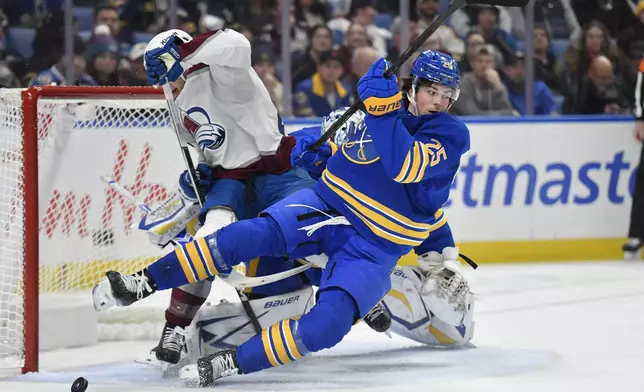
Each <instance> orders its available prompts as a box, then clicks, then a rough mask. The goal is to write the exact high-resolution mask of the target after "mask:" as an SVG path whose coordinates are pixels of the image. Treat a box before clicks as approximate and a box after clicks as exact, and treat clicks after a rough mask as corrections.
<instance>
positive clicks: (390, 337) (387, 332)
mask: <svg viewBox="0 0 644 392" xmlns="http://www.w3.org/2000/svg"><path fill="white" fill-rule="evenodd" d="M384 334H385V335H387V336H389V339H393V337H392V336H391V330H390V329H388V330H386V331H385V332H384Z"/></svg>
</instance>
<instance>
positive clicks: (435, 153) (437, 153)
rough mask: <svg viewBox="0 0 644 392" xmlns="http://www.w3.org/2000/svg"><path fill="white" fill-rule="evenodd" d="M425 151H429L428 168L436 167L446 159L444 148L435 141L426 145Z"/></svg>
mask: <svg viewBox="0 0 644 392" xmlns="http://www.w3.org/2000/svg"><path fill="white" fill-rule="evenodd" d="M427 151H429V156H431V158H432V159H431V160H430V161H429V166H432V167H433V166H436V165H438V164H439V163H441V161H442V160H445V159H447V153H446V152H445V147H443V146H442V145H441V143H440V142H439V141H438V140H436V139H432V141H431V142H430V143H427Z"/></svg>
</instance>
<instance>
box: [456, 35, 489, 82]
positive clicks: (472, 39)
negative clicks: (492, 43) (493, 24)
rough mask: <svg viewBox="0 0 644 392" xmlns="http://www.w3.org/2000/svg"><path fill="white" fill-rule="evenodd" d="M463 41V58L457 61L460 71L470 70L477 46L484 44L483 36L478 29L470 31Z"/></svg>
mask: <svg viewBox="0 0 644 392" xmlns="http://www.w3.org/2000/svg"><path fill="white" fill-rule="evenodd" d="M465 43H466V50H465V58H464V59H462V60H461V61H459V62H458V69H460V70H461V73H465V72H470V71H472V61H473V60H474V58H475V57H476V53H477V50H478V48H479V47H481V46H482V45H484V44H485V38H483V34H481V33H479V32H478V31H470V32H469V33H468V34H467V37H465Z"/></svg>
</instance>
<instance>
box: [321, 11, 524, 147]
mask: <svg viewBox="0 0 644 392" xmlns="http://www.w3.org/2000/svg"><path fill="white" fill-rule="evenodd" d="M528 1H529V0H453V1H452V2H451V3H450V4H449V6H448V7H447V8H446V9H445V11H443V12H441V13H440V15H438V17H436V19H434V21H433V22H432V23H431V24H430V25H429V26H428V27H427V28H426V29H425V31H423V33H422V34H421V35H419V36H418V38H416V39H415V40H414V41H413V42H412V43H411V44H410V45H409V47H408V48H407V50H405V51H404V52H403V53H402V54H401V55H400V57H398V59H397V60H396V61H395V62H393V63H392V64H391V66H390V67H389V68H388V69H387V70H386V71H385V75H384V76H385V78H389V77H390V76H391V75H394V74H395V73H396V72H397V71H398V69H399V68H400V67H401V66H402V65H403V64H404V63H405V62H406V61H407V60H409V58H410V57H411V56H412V55H413V54H414V53H415V52H416V51H417V50H418V49H419V48H420V47H421V46H423V44H424V43H425V41H427V39H428V38H429V37H430V36H431V35H432V34H434V33H435V32H436V30H438V28H439V27H440V26H441V25H442V24H443V23H445V21H446V20H447V18H449V17H450V16H452V14H453V13H454V12H456V11H458V10H460V9H461V8H463V7H465V6H466V5H496V6H505V7H523V6H525V5H527V4H528ZM361 104H362V101H360V100H358V101H356V102H354V103H353V105H351V107H349V109H348V110H347V111H345V112H344V113H343V114H342V116H340V118H338V119H337V120H336V121H335V122H334V123H333V124H331V126H330V127H329V128H328V129H327V130H326V131H325V132H324V133H323V134H322V136H320V138H319V139H318V140H317V141H316V142H315V143H313V144H312V145H311V147H310V149H311V150H313V151H317V150H318V149H319V148H320V146H322V144H324V143H325V142H326V141H327V140H329V138H330V137H331V136H333V134H335V132H336V131H337V130H338V129H340V127H341V126H342V125H343V124H344V123H345V122H347V120H348V119H349V118H350V117H351V116H353V114H354V113H355V112H357V111H358V109H360V106H361Z"/></svg>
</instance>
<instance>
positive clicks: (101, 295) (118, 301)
mask: <svg viewBox="0 0 644 392" xmlns="http://www.w3.org/2000/svg"><path fill="white" fill-rule="evenodd" d="M105 275H106V276H107V279H106V280H103V281H102V282H101V283H99V284H97V285H96V286H94V289H93V290H92V297H93V299H94V309H96V311H97V312H99V311H102V310H105V309H108V308H110V307H112V306H114V305H118V306H122V307H124V306H130V305H131V304H133V303H134V302H137V301H139V300H141V299H143V298H146V297H148V296H149V295H150V294H152V293H154V292H155V291H156V285H155V284H154V280H153V279H152V277H151V276H150V275H149V274H148V272H147V270H143V271H142V272H141V273H140V274H139V273H134V274H132V275H122V274H121V273H119V272H116V271H108V272H106V273H105Z"/></svg>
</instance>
